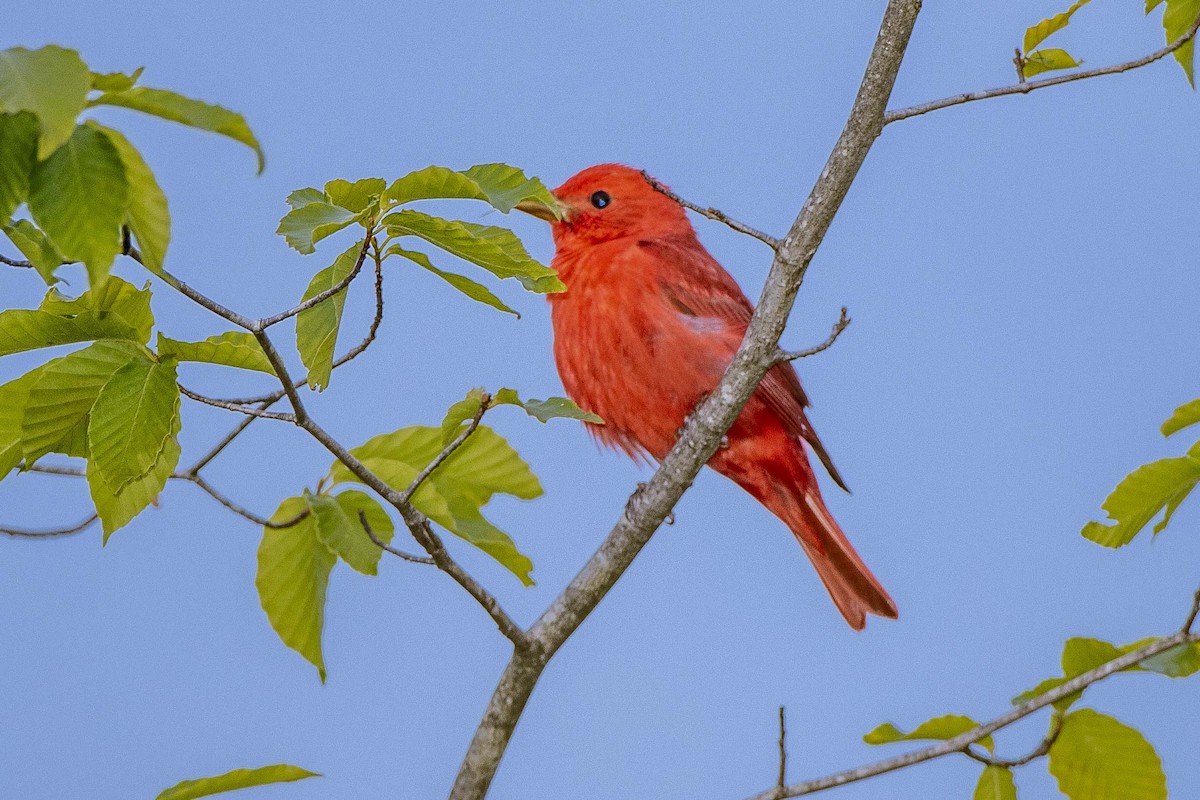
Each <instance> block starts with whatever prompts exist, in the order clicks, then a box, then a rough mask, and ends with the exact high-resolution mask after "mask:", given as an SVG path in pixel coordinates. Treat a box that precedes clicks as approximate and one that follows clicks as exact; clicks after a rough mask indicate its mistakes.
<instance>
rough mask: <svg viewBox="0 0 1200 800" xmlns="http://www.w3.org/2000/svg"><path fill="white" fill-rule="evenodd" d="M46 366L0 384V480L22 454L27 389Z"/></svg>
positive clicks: (18, 461)
mask: <svg viewBox="0 0 1200 800" xmlns="http://www.w3.org/2000/svg"><path fill="white" fill-rule="evenodd" d="M55 360H57V359H55ZM50 363H51V364H53V363H54V361H51V362H50ZM47 366H49V365H48V364H47V365H43V366H41V367H38V368H37V369H35V370H33V371H31V372H27V373H25V374H24V375H22V376H21V377H19V378H17V379H16V380H13V381H9V382H8V383H6V384H4V385H3V386H0V480H4V478H5V476H7V475H8V473H10V472H11V471H12V469H13V467H15V466H17V464H18V463H20V461H21V458H22V457H23V455H24V452H23V449H22V448H23V428H22V423H23V421H24V417H25V406H26V404H28V402H29V389H30V387H31V386H33V384H34V383H35V382H36V381H37V379H38V378H40V377H41V375H42V372H43V371H44V370H45V369H46V367H47Z"/></svg>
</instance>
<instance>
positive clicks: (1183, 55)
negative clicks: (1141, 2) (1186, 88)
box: [1146, 0, 1200, 88]
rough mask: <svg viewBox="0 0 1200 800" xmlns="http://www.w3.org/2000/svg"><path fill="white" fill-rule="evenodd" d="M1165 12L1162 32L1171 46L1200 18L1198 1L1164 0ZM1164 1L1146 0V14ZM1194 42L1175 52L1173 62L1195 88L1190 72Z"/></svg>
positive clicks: (1194, 48) (1193, 57)
mask: <svg viewBox="0 0 1200 800" xmlns="http://www.w3.org/2000/svg"><path fill="white" fill-rule="evenodd" d="M1165 1H1166V4H1167V10H1166V11H1164V12H1163V20H1162V21H1163V30H1164V31H1165V32H1166V37H1167V44H1171V43H1172V42H1174V41H1175V40H1176V39H1178V38H1179V37H1180V36H1183V35H1184V34H1185V33H1187V32H1188V31H1189V30H1190V29H1191V27H1192V23H1194V22H1195V21H1196V17H1197V16H1200V0H1165ZM1162 2H1164V0H1146V13H1147V14H1149V13H1150V12H1151V11H1153V10H1154V9H1155V8H1157V7H1158V6H1159V5H1160V4H1161V3H1162ZM1195 54H1196V42H1195V40H1191V41H1189V42H1187V43H1186V44H1184V45H1183V46H1182V47H1180V48H1178V49H1177V50H1175V60H1176V61H1178V62H1179V66H1181V67H1183V72H1184V74H1185V75H1187V79H1188V83H1190V84H1191V85H1192V88H1195V86H1196V80H1195V75H1194V74H1193V72H1192V62H1193V61H1194V60H1195Z"/></svg>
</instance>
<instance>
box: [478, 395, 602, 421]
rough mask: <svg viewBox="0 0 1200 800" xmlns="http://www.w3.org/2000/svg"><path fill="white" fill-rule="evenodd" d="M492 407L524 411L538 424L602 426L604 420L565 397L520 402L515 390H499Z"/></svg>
mask: <svg viewBox="0 0 1200 800" xmlns="http://www.w3.org/2000/svg"><path fill="white" fill-rule="evenodd" d="M492 405H514V406H520V407H521V408H523V409H525V413H526V414H528V415H529V416H531V417H533V418H534V419H536V420H537V421H538V422H543V423H544V422H549V421H550V420H552V419H577V420H582V421H583V422H590V423H592V424H593V425H603V424H604V419H603V418H601V417H600V416H599V415H597V414H593V413H592V412H590V411H584V410H583V409H582V408H580V407H579V406H577V405H575V403H574V402H572V401H571V400H568V399H567V398H565V397H548V398H546V399H545V400H534V399H529V400H522V399H521V398H520V397H519V396H518V395H517V391H516V390H515V389H501V390H500V391H498V392H496V394H495V396H494V397H493V398H492Z"/></svg>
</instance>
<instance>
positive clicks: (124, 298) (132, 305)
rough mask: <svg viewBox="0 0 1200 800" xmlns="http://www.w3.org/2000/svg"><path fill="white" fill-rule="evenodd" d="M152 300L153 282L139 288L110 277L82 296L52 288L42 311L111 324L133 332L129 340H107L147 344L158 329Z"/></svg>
mask: <svg viewBox="0 0 1200 800" xmlns="http://www.w3.org/2000/svg"><path fill="white" fill-rule="evenodd" d="M150 297H151V291H150V284H149V282H147V283H146V284H145V285H144V286H143V287H142V288H141V289H138V288H137V287H136V286H134V285H133V284H132V283H129V282H128V281H123V280H121V279H120V278H118V277H116V276H110V277H109V278H108V280H106V281H105V282H104V283H103V284H102V285H100V286H99V287H97V288H93V289H89V290H87V291H86V292H84V293H83V294H81V295H79V297H67V296H66V295H64V294H62V293H61V292H59V291H58V290H57V289H51V290H50V291H49V292H47V293H46V297H45V299H43V300H42V304H41V305H40V306H39V309H40V310H42V311H48V312H50V313H51V314H57V315H58V316H61V317H73V318H75V319H76V320H79V319H80V318H85V319H86V318H89V317H94V318H95V319H97V320H103V321H104V322H106V323H108V324H111V325H112V326H113V330H125V329H128V330H129V331H131V333H130V334H129V336H128V337H118V336H114V335H113V334H108V335H107V338H129V339H130V340H131V341H134V342H138V343H139V344H145V343H146V342H148V341H150V330H151V329H152V328H153V327H154V314H153V312H151V310H150Z"/></svg>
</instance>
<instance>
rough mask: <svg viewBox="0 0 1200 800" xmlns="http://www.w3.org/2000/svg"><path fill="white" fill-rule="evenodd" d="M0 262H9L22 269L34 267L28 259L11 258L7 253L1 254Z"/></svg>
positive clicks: (11, 265)
mask: <svg viewBox="0 0 1200 800" xmlns="http://www.w3.org/2000/svg"><path fill="white" fill-rule="evenodd" d="M0 264H8V265H9V266H10V267H20V268H21V269H33V264H30V263H29V262H28V261H22V260H21V259H18V258H9V257H8V256H5V255H0Z"/></svg>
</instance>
